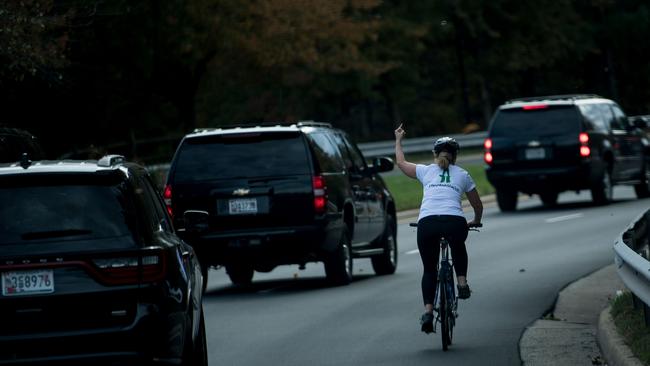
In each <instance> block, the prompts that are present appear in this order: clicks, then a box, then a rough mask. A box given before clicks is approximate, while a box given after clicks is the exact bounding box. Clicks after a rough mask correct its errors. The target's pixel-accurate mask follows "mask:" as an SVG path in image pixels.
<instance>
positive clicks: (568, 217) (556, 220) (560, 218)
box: [544, 213, 584, 224]
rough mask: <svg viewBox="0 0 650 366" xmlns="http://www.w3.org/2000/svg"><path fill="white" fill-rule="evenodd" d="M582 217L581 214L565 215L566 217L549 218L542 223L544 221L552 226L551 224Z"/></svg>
mask: <svg viewBox="0 0 650 366" xmlns="http://www.w3.org/2000/svg"><path fill="white" fill-rule="evenodd" d="M583 216H584V214H582V213H575V214H571V215H566V216H558V217H551V218H549V219H546V220H544V221H546V222H547V223H549V224H552V223H555V222H560V221H567V220H573V219H579V218H581V217H583Z"/></svg>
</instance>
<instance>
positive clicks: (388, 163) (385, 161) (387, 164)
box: [372, 157, 395, 173]
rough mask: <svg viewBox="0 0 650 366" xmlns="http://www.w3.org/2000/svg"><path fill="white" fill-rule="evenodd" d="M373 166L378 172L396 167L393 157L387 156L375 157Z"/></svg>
mask: <svg viewBox="0 0 650 366" xmlns="http://www.w3.org/2000/svg"><path fill="white" fill-rule="evenodd" d="M372 166H373V168H374V169H375V171H376V172H377V173H382V172H389V171H391V170H393V168H394V167H395V163H393V159H391V158H387V157H381V158H374V159H373V161H372Z"/></svg>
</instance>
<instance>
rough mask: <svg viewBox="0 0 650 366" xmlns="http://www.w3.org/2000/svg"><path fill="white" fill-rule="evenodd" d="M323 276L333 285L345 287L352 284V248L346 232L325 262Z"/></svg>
mask: <svg viewBox="0 0 650 366" xmlns="http://www.w3.org/2000/svg"><path fill="white" fill-rule="evenodd" d="M325 274H326V275H327V279H328V281H330V282H331V283H332V284H334V285H347V284H349V283H350V282H352V246H351V244H350V237H349V236H348V230H347V229H346V230H343V233H342V234H341V240H340V242H339V245H338V247H337V248H336V250H335V251H334V252H333V253H330V254H329V255H328V258H327V259H326V260H325Z"/></svg>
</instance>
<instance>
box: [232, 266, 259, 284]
mask: <svg viewBox="0 0 650 366" xmlns="http://www.w3.org/2000/svg"><path fill="white" fill-rule="evenodd" d="M226 272H227V273H228V277H230V281H231V282H232V283H233V284H234V285H249V284H250V283H251V281H252V280H253V273H254V272H255V270H254V269H253V267H252V266H250V265H248V264H243V263H238V264H230V265H227V266H226Z"/></svg>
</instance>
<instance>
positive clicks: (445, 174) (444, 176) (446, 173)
mask: <svg viewBox="0 0 650 366" xmlns="http://www.w3.org/2000/svg"><path fill="white" fill-rule="evenodd" d="M439 177H440V183H451V178H450V177H449V169H445V170H444V171H443V172H442V174H440V175H439Z"/></svg>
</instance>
